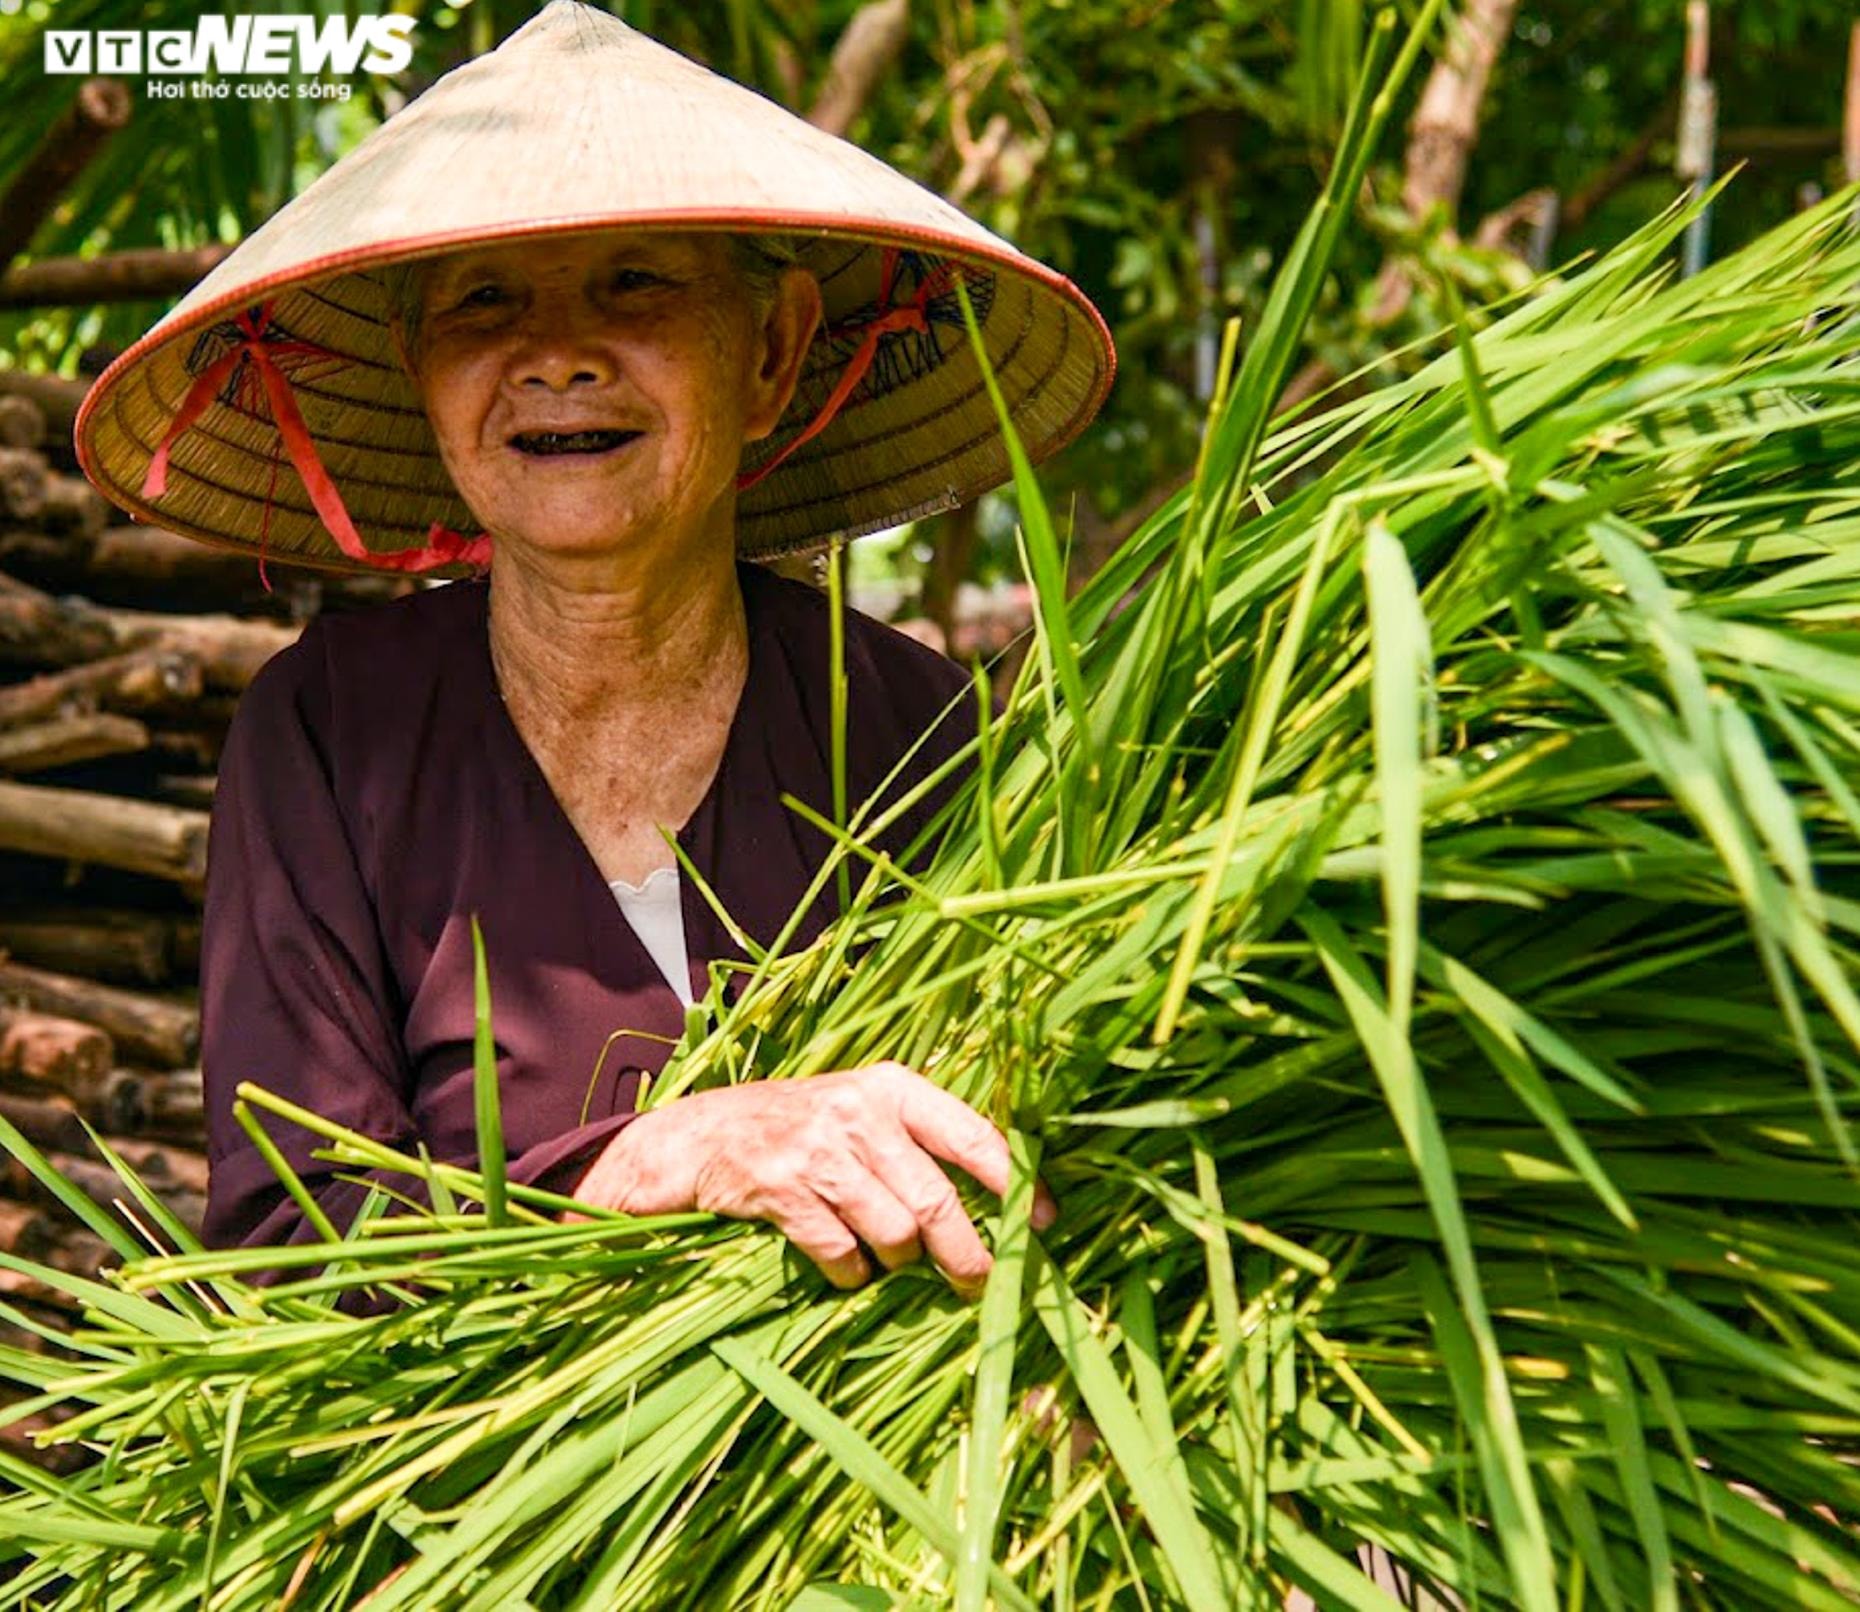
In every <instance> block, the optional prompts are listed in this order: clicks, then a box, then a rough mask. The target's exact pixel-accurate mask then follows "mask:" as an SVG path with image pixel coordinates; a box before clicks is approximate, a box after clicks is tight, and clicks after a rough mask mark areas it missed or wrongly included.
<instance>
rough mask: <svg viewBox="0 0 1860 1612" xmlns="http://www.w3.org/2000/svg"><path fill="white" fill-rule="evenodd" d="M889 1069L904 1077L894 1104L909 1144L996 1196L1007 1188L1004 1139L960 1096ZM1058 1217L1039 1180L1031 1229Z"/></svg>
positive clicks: (916, 1076) (898, 1066) (900, 1069)
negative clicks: (962, 1171) (959, 1169)
mask: <svg viewBox="0 0 1860 1612" xmlns="http://www.w3.org/2000/svg"><path fill="white" fill-rule="evenodd" d="M890 1067H892V1068H894V1069H895V1070H897V1072H898V1073H899V1074H900V1075H903V1076H905V1077H907V1079H906V1080H905V1084H904V1090H903V1094H902V1096H901V1097H900V1100H899V1103H898V1116H899V1118H900V1119H901V1120H902V1121H903V1124H904V1128H905V1130H907V1131H908V1132H909V1133H910V1135H911V1138H912V1140H913V1141H915V1142H916V1143H917V1144H918V1146H919V1147H922V1148H924V1149H925V1150H926V1151H928V1152H931V1153H934V1154H935V1155H936V1156H937V1157H938V1158H940V1159H947V1160H948V1161H949V1162H950V1163H951V1164H957V1165H960V1166H961V1167H962V1168H963V1169H965V1170H967V1171H968V1172H969V1174H970V1175H972V1176H974V1177H975V1179H976V1180H977V1181H979V1182H981V1184H982V1185H983V1186H985V1187H987V1188H988V1190H989V1191H990V1192H992V1193H994V1194H995V1195H996V1196H997V1197H1001V1198H1005V1197H1006V1196H1007V1189H1008V1167H1009V1159H1008V1145H1007V1138H1006V1137H1005V1136H1003V1135H1002V1134H1001V1132H1000V1130H999V1129H998V1128H997V1127H996V1126H995V1125H994V1123H993V1122H992V1121H991V1120H989V1119H988V1118H987V1117H986V1116H985V1115H983V1114H979V1113H977V1112H976V1111H975V1110H974V1109H973V1108H971V1107H970V1106H969V1105H968V1104H967V1103H965V1102H964V1101H963V1100H962V1099H961V1098H960V1097H957V1096H955V1095H954V1094H953V1093H951V1092H947V1091H945V1090H944V1089H943V1088H942V1087H941V1086H939V1085H937V1084H936V1083H935V1082H934V1081H931V1080H928V1079H926V1078H925V1077H924V1076H922V1075H920V1074H918V1073H917V1071H916V1070H914V1069H908V1068H906V1067H905V1066H904V1065H903V1064H894V1065H891V1066H890ZM1058 1213H1059V1205H1058V1204H1057V1203H1055V1202H1054V1201H1053V1195H1052V1194H1051V1193H1050V1192H1048V1191H1047V1190H1046V1184H1045V1183H1044V1182H1042V1181H1036V1182H1035V1183H1034V1190H1033V1224H1034V1227H1035V1229H1036V1230H1039V1231H1045V1230H1046V1228H1047V1227H1048V1226H1050V1225H1051V1224H1052V1223H1053V1220H1054V1218H1055V1217H1056V1216H1057V1215H1058Z"/></svg>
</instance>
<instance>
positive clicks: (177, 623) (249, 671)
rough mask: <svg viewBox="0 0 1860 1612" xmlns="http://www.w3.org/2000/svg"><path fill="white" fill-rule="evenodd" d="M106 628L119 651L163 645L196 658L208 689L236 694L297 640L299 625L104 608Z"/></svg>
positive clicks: (232, 617) (160, 647) (153, 647)
mask: <svg viewBox="0 0 1860 1612" xmlns="http://www.w3.org/2000/svg"><path fill="white" fill-rule="evenodd" d="M104 614H105V615H107V616H108V617H109V621H110V627H111V630H112V631H113V632H114V634H115V635H116V639H117V642H118V644H119V645H120V647H122V648H123V649H144V648H147V649H167V650H173V651H176V652H178V653H180V654H184V655H192V656H193V657H194V659H196V660H197V661H199V662H200V668H201V671H202V673H203V674H204V675H205V677H206V681H207V686H208V687H209V688H217V689H224V690H228V691H230V692H233V693H237V692H239V691H240V690H242V689H244V688H245V687H246V685H247V684H249V683H250V682H251V681H252V679H253V678H254V677H255V676H257V675H258V669H259V667H261V666H263V665H264V664H265V662H266V661H268V660H270V659H271V657H272V656H273V655H275V654H277V653H278V651H279V650H281V649H285V648H288V647H289V646H290V645H291V644H294V643H296V642H297V637H298V634H299V633H300V632H301V631H302V628H301V627H295V626H290V627H287V626H282V625H279V624H277V623H273V622H268V621H241V620H240V619H239V618H238V617H236V616H170V615H164V614H162V613H161V612H160V611H154V610H109V611H106V612H104Z"/></svg>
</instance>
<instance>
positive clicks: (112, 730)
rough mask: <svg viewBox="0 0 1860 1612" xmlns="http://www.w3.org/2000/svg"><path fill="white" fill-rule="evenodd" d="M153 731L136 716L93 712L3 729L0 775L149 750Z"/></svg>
mask: <svg viewBox="0 0 1860 1612" xmlns="http://www.w3.org/2000/svg"><path fill="white" fill-rule="evenodd" d="M148 743H149V730H148V729H147V728H145V727H144V726H143V725H142V724H141V723H140V722H138V721H137V720H136V719H135V718H134V717H132V716H116V715H114V714H112V713H111V712H108V711H93V712H91V713H90V714H89V715H88V716H61V717H54V718H53V719H52V720H51V721H49V722H37V723H34V724H33V725H32V726H31V727H25V728H8V729H5V730H0V773H22V772H44V771H45V770H46V769H48V768H51V767H68V766H70V765H71V764H72V763H73V762H76V761H94V760H95V759H96V758H97V757H98V756H119V755H128V754H132V753H133V752H135V751H137V750H146V749H147V748H148Z"/></svg>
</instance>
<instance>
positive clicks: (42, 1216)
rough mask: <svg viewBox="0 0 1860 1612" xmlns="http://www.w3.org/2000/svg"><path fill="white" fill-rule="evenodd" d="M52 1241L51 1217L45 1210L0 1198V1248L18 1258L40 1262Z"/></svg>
mask: <svg viewBox="0 0 1860 1612" xmlns="http://www.w3.org/2000/svg"><path fill="white" fill-rule="evenodd" d="M55 1238H56V1231H55V1229H54V1226H53V1222H52V1218H51V1216H50V1215H48V1214H46V1213H45V1212H44V1210H42V1209H35V1208H33V1207H32V1206H31V1205H30V1204H24V1203H12V1202H10V1201H8V1200H6V1199H0V1249H4V1250H5V1251H6V1252H7V1253H9V1254H17V1255H18V1256H19V1257H20V1258H21V1259H40V1258H42V1257H43V1256H44V1254H45V1251H46V1250H47V1249H48V1248H50V1247H51V1246H52V1243H53V1241H54V1240H55Z"/></svg>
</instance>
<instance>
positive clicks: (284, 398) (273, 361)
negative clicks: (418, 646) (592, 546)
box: [142, 302, 491, 589]
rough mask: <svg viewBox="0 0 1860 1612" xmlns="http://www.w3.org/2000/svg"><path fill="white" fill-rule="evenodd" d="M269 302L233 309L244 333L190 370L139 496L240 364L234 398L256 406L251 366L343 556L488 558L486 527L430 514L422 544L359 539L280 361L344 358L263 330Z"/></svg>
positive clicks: (411, 560)
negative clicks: (386, 545) (378, 547)
mask: <svg viewBox="0 0 1860 1612" xmlns="http://www.w3.org/2000/svg"><path fill="white" fill-rule="evenodd" d="M271 308H272V305H271V303H269V302H265V303H261V304H260V305H259V306H258V307H257V308H248V309H247V310H246V311H245V312H244V313H242V314H240V315H239V316H238V319H237V321H236V323H237V324H238V327H239V329H240V330H242V331H243V332H244V333H245V334H244V336H243V338H242V339H241V340H240V341H238V342H236V343H235V344H234V345H233V346H232V348H231V349H230V350H229V351H227V352H225V353H223V354H221V356H220V357H218V358H216V359H215V360H214V361H213V363H212V364H210V365H209V366H208V367H207V368H206V369H204V370H202V371H201V373H200V374H199V375H197V376H195V377H194V383H193V385H191V386H190V387H188V389H187V396H186V397H185V398H183V399H182V400H181V406H180V408H178V409H177V410H176V411H175V415H174V419H173V420H172V421H170V422H169V425H168V429H167V431H166V432H165V433H164V434H163V436H162V439H161V443H160V445H159V446H158V447H157V448H156V450H155V457H154V458H153V459H151V460H150V461H149V469H148V474H147V476H145V477H144V478H143V482H142V496H143V497H144V498H147V499H150V500H154V499H157V498H160V497H161V496H162V495H163V494H164V493H166V492H167V490H168V455H169V452H170V450H172V448H173V447H174V444H175V443H176V441H177V440H179V438H180V436H181V434H182V433H183V432H184V431H186V430H187V429H188V427H189V426H191V425H193V423H194V422H195V421H196V420H198V419H199V418H200V416H201V415H202V414H203V413H205V412H206V408H207V405H208V404H209V403H211V402H212V401H213V399H214V398H215V396H217V395H218V393H219V390H220V387H221V386H222V385H224V384H225V381H226V378H227V376H228V375H231V374H232V373H233V372H234V371H235V370H238V371H239V378H238V381H237V382H236V383H235V385H236V388H237V393H236V395H237V396H238V397H239V400H240V402H241V403H243V404H244V405H245V406H246V407H248V408H249V409H251V410H252V411H253V412H254V413H256V412H257V407H256V405H257V402H258V398H257V396H256V394H255V392H254V391H253V389H252V387H251V385H250V381H251V377H252V375H253V373H254V372H256V374H257V379H258V384H259V386H260V387H262V388H263V395H264V398H265V400H266V401H267V402H269V404H270V406H271V419H272V423H273V424H274V425H276V426H277V428H278V436H279V438H280V439H281V440H282V441H283V444H284V450H285V452H286V453H288V454H289V455H290V459H291V463H292V464H293V465H294V466H295V467H296V469H297V474H298V476H299V477H300V478H301V480H302V481H303V484H304V491H306V492H307V493H309V495H310V502H311V504H312V506H313V507H314V508H315V509H316V512H317V514H318V516H319V517H320V518H321V519H322V522H323V525H324V527H325V529H326V530H327V531H328V532H329V535H330V536H331V537H333V538H334V539H335V540H336V546H337V547H338V548H339V549H341V550H342V552H343V553H344V554H346V555H347V556H348V557H349V558H350V559H352V560H359V561H361V563H362V564H364V565H369V566H373V567H375V568H376V569H377V570H382V571H431V570H433V569H435V568H436V567H438V566H442V565H456V564H458V563H460V562H464V563H465V564H468V565H473V566H476V567H478V568H479V569H480V570H482V569H483V568H485V567H487V566H489V565H490V563H491V538H490V534H489V533H485V532H480V533H479V534H478V536H476V537H470V538H468V537H466V536H464V535H463V534H462V533H459V532H455V531H453V530H452V529H451V528H450V527H446V526H441V525H440V524H439V522H438V521H434V522H433V524H432V526H431V527H430V528H429V529H428V531H427V534H426V544H425V546H424V547H423V548H417V549H401V550H399V551H397V552H394V553H386V554H377V553H376V552H374V551H373V550H372V549H370V548H368V547H367V546H366V545H365V544H364V543H363V542H362V539H361V535H360V534H359V533H358V532H357V531H356V530H355V523H354V522H353V521H352V520H350V519H349V512H348V510H347V509H346V508H344V507H343V502H342V495H341V494H340V493H338V492H337V491H336V484H335V482H334V481H332V480H331V479H330V474H329V472H328V471H327V470H326V469H324V468H323V461H322V460H321V459H320V458H318V457H317V451H316V443H315V440H314V439H313V438H312V437H311V435H310V430H309V427H307V426H306V425H305V424H304V419H303V416H302V415H301V414H300V413H299V412H298V410H297V400H296V398H294V397H293V396H292V395H291V383H290V380H289V378H288V377H287V376H286V375H285V373H284V370H283V368H282V367H281V364H280V361H283V362H285V363H292V364H296V365H301V364H303V363H305V362H312V361H322V360H330V361H333V362H335V363H337V364H346V363H348V362H349V360H348V359H347V358H345V357H344V356H343V355H342V354H341V353H333V352H331V351H330V350H329V349H328V348H327V347H320V346H318V345H317V344H316V343H315V342H309V341H299V340H296V339H295V338H284V337H280V336H276V335H272V334H270V325H271ZM247 360H250V365H251V367H250V368H249V369H247V368H244V367H242V366H244V365H245V364H246V361H247ZM277 473H278V466H277V461H276V459H273V461H272V467H271V476H272V489H275V488H276V486H277ZM272 489H268V490H267V491H266V494H265V511H264V515H263V517H262V518H261V520H260V524H259V539H258V569H259V576H260V577H261V578H263V577H264V573H265V540H266V538H267V536H268V535H269V533H270V530H271V491H272ZM265 586H266V588H267V589H269V588H270V586H271V584H270V582H269V581H267V582H266V583H265Z"/></svg>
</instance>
